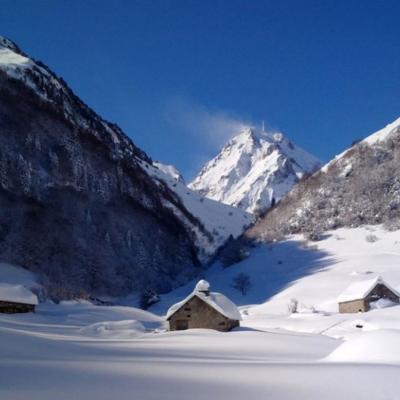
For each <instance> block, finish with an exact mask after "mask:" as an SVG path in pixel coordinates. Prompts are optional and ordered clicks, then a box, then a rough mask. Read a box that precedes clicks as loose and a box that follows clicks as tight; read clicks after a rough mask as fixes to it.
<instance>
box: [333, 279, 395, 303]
mask: <svg viewBox="0 0 400 400" xmlns="http://www.w3.org/2000/svg"><path fill="white" fill-rule="evenodd" d="M378 283H382V284H383V285H385V286H386V287H387V288H388V289H390V290H391V291H392V292H393V293H395V294H397V295H398V296H399V297H400V294H399V293H398V292H397V290H395V289H393V288H392V287H391V286H390V285H389V284H388V283H387V282H385V281H384V280H383V279H382V278H381V277H380V276H377V277H376V278H374V279H368V280H365V281H359V282H353V283H352V284H351V285H349V286H348V287H347V288H346V290H345V291H344V292H343V293H341V294H340V296H339V297H338V302H345V301H351V300H360V299H363V298H364V297H366V296H368V295H369V294H370V293H371V291H372V290H373V289H374V288H375V286H376V285H377V284H378Z"/></svg>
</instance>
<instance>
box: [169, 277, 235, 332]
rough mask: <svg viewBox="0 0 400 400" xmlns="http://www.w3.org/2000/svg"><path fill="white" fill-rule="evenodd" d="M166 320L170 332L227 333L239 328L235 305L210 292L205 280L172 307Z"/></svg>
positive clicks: (221, 295) (218, 294)
mask: <svg viewBox="0 0 400 400" xmlns="http://www.w3.org/2000/svg"><path fill="white" fill-rule="evenodd" d="M166 318H167V321H168V322H169V329H170V330H171V331H179V330H185V329H193V328H206V329H215V330H217V331H223V332H227V331H230V330H231V329H233V328H235V327H237V326H239V324H240V322H239V321H240V320H241V316H240V313H239V310H238V309H237V307H236V305H235V304H233V303H232V302H231V301H230V300H229V299H228V298H226V297H225V296H224V295H223V294H221V293H215V292H210V285H209V283H208V282H207V281H205V280H201V281H199V282H198V283H197V285H196V287H195V289H194V291H193V292H192V293H191V294H190V295H189V296H188V297H186V299H184V300H182V301H180V302H179V303H177V304H175V305H173V306H172V307H171V308H170V309H169V310H168V312H167V317H166Z"/></svg>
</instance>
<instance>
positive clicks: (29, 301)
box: [0, 283, 38, 314]
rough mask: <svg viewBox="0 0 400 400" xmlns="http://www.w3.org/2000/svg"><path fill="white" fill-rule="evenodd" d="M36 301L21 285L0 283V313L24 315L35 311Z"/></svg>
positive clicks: (33, 295)
mask: <svg viewBox="0 0 400 400" xmlns="http://www.w3.org/2000/svg"><path fill="white" fill-rule="evenodd" d="M37 304H38V299H37V297H36V295H35V294H33V293H32V292H31V291H30V290H29V289H27V288H26V287H24V286H22V285H13V284H8V283H0V313H6V314H13V313H26V312H33V311H35V307H36V305H37Z"/></svg>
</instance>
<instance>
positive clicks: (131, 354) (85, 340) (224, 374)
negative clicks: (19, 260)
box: [0, 226, 400, 400]
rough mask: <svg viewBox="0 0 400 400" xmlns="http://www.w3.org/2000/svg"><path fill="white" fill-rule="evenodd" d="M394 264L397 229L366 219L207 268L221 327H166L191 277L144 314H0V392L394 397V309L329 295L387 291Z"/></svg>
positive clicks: (399, 246)
mask: <svg viewBox="0 0 400 400" xmlns="http://www.w3.org/2000/svg"><path fill="white" fill-rule="evenodd" d="M371 235H374V241H371V239H370V238H371ZM368 237H369V239H367V238H368ZM399 262H400V238H399V234H398V232H387V231H385V230H384V229H383V228H381V227H379V226H377V227H364V228H357V229H339V230H337V231H332V232H328V233H327V234H326V237H325V238H324V239H323V240H321V241H319V242H312V243H310V242H308V243H306V242H304V241H303V240H302V239H301V237H292V238H290V239H289V240H288V241H286V242H281V243H275V244H273V245H268V246H267V245H263V246H261V247H258V248H256V249H254V251H253V252H252V253H251V255H250V257H249V258H247V259H246V260H244V261H242V262H241V263H239V264H236V265H233V266H231V267H228V268H225V269H223V268H222V267H221V266H220V265H217V264H216V265H213V266H212V267H211V268H210V269H209V270H208V271H207V274H206V278H207V280H208V281H209V282H210V283H211V286H212V288H213V290H217V291H220V292H222V293H224V294H225V295H227V296H228V297H229V298H230V299H231V300H233V301H234V302H235V303H236V304H238V305H240V310H241V313H242V318H243V321H242V323H241V327H240V328H237V329H234V330H233V331H231V332H228V333H221V332H216V331H211V330H203V329H196V330H188V331H177V332H168V331H166V324H165V322H164V315H165V312H166V310H167V308H168V307H169V306H171V305H172V304H174V303H175V302H176V301H178V300H181V299H182V298H183V297H184V296H186V295H187V294H188V293H190V291H191V290H192V289H193V285H194V283H195V282H194V281H193V282H190V283H189V284H187V285H186V286H183V287H181V288H179V289H177V290H175V291H174V292H171V293H170V294H167V295H164V296H163V297H162V299H161V301H160V303H158V304H156V305H155V306H153V308H152V309H150V310H149V311H143V310H139V309H136V308H133V307H121V306H95V305H92V304H90V303H88V302H84V301H82V302H74V301H72V302H62V303H60V304H59V305H55V304H51V303H42V304H40V305H39V306H38V308H37V311H36V313H34V314H20V315H1V316H0V343H1V345H0V360H1V362H0V369H1V371H0V398H1V399H6V400H11V399H12V400H19V399H27V398H29V399H54V398H57V399H71V398H73V399H87V398H96V399H110V398H112V397H117V398H119V399H128V398H129V399H131V398H135V399H141V400H142V399H143V400H146V399H160V398H162V399H186V398H192V399H208V398H218V399H243V398H248V399H260V398H270V399H307V400H309V399H338V398H352V399H365V398H374V399H396V398H398V393H399V391H400V383H399V382H398V380H397V379H396V377H397V376H398V374H399V368H400V353H399V351H398V340H399V339H400V323H399V322H398V321H400V306H399V305H397V306H393V307H388V308H382V309H374V310H371V311H369V312H367V313H363V314H339V313H338V309H337V297H338V296H339V295H340V294H341V293H342V292H343V291H344V290H345V289H346V287H347V286H348V285H349V284H350V283H352V282H357V281H364V280H368V279H371V278H374V277H375V276H378V275H379V276H382V277H383V278H384V279H385V280H386V281H387V282H389V283H390V284H391V285H392V286H393V287H394V288H399V286H400V270H399V268H398V265H399ZM240 272H243V273H246V274H248V275H249V277H250V281H251V287H250V289H249V291H248V293H247V295H245V296H243V295H242V294H241V293H240V292H239V291H237V290H235V289H234V288H232V287H231V281H232V278H233V277H234V276H236V275H237V274H238V273H240ZM9 275H10V274H9ZM8 279H9V278H8ZM24 279H26V278H25V277H24ZM292 299H297V300H298V312H297V313H289V311H288V305H289V304H290V302H291V300H292ZM339 382H340V384H338V383H339Z"/></svg>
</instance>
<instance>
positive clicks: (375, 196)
mask: <svg viewBox="0 0 400 400" xmlns="http://www.w3.org/2000/svg"><path fill="white" fill-rule="evenodd" d="M399 166H400V119H397V120H396V121H394V122H393V123H391V124H389V125H388V126H387V127H385V128H384V129H382V130H380V131H378V132H376V133H374V134H373V135H371V136H369V137H367V138H366V139H364V140H362V141H361V142H359V143H357V144H355V145H354V146H352V147H351V148H350V149H348V150H346V151H345V152H343V153H342V154H340V155H339V156H337V157H336V158H335V159H333V160H332V161H331V162H329V163H328V164H327V165H325V166H324V167H323V168H322V169H321V170H320V171H318V172H317V173H315V174H314V175H313V176H311V177H309V178H308V179H305V180H303V181H302V182H300V183H299V184H298V185H297V186H296V187H295V188H294V189H293V190H292V191H291V192H290V193H289V194H288V195H287V196H286V197H285V198H284V199H283V200H282V201H281V202H280V203H279V204H278V205H277V206H276V207H275V208H274V209H272V210H271V211H270V212H268V213H267V215H266V216H265V217H264V218H262V219H261V220H260V221H259V222H258V224H257V225H256V226H254V227H253V228H251V229H250V230H249V232H248V235H249V236H251V237H257V238H265V239H271V238H272V239H274V238H277V237H280V236H282V235H285V234H288V233H296V232H309V233H310V234H311V235H312V236H314V237H317V236H318V235H319V234H320V233H321V232H323V231H325V230H327V229H336V228H338V227H356V226H360V225H364V224H380V223H385V224H386V225H387V226H388V227H389V228H390V229H400V168H399Z"/></svg>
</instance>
